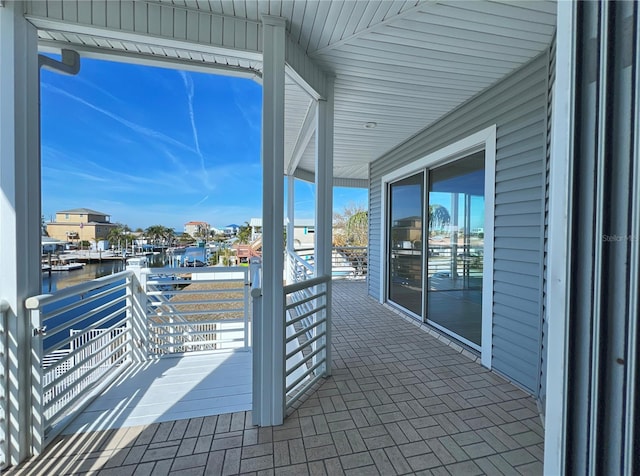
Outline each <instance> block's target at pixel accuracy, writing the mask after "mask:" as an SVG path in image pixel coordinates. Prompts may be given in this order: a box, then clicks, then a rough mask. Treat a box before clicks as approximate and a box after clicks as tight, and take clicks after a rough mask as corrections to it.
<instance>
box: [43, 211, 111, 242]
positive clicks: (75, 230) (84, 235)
mask: <svg viewBox="0 0 640 476" xmlns="http://www.w3.org/2000/svg"><path fill="white" fill-rule="evenodd" d="M117 226H118V225H116V224H115V223H111V221H110V216H109V215H107V214H106V213H102V212H97V211H95V210H91V209H89V208H74V209H72V210H62V211H59V212H56V218H55V220H54V221H52V222H49V223H47V233H48V234H49V236H50V237H52V238H56V239H58V240H62V241H65V242H82V241H88V242H91V243H96V242H97V241H100V240H105V239H106V238H107V236H108V235H109V232H110V231H111V230H112V229H113V228H115V227H117Z"/></svg>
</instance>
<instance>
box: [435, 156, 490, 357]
mask: <svg viewBox="0 0 640 476" xmlns="http://www.w3.org/2000/svg"><path fill="white" fill-rule="evenodd" d="M428 206H429V231H428V253H427V254H428V257H427V321H428V322H430V323H432V324H436V325H437V326H438V327H441V328H444V329H445V330H447V331H448V332H451V333H453V334H455V335H456V336H458V337H461V338H462V339H463V340H464V341H466V342H467V343H470V344H472V345H474V346H478V348H479V346H480V344H481V333H482V263H483V255H484V152H478V153H476V154H473V155H471V156H469V157H466V158H464V159H460V160H457V161H455V162H452V163H449V164H446V165H443V166H441V167H438V168H434V169H432V170H430V171H429V200H428Z"/></svg>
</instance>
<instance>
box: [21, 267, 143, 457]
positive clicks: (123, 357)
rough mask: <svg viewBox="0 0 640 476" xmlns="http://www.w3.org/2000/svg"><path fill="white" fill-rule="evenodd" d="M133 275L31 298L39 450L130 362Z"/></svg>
mask: <svg viewBox="0 0 640 476" xmlns="http://www.w3.org/2000/svg"><path fill="white" fill-rule="evenodd" d="M133 279H134V276H133V273H132V272H131V271H123V272H121V273H117V274H114V275H112V276H107V277H104V278H99V279H96V280H94V281H90V282H87V283H83V284H80V285H78V286H73V287H70V288H66V289H63V290H61V291H59V292H58V293H56V294H43V295H40V296H35V297H31V298H29V299H27V302H26V306H27V309H29V310H30V314H31V325H32V328H33V337H32V338H33V346H32V348H33V352H32V392H33V399H34V401H33V403H34V408H33V418H34V434H35V436H34V441H33V450H34V452H35V453H39V452H40V451H41V450H42V449H43V448H44V446H45V444H46V441H50V440H51V439H52V438H54V437H55V436H56V435H57V434H59V433H60V431H61V430H62V429H63V428H64V426H65V423H66V421H67V420H68V417H69V415H71V413H72V410H73V411H74V412H77V411H81V410H82V408H84V407H85V406H86V405H88V403H89V402H90V399H89V395H90V393H91V392H92V391H94V390H95V389H96V388H97V387H101V388H103V387H105V386H106V385H108V384H109V383H110V382H111V381H112V380H113V379H114V378H115V377H116V376H117V375H118V374H119V373H120V372H122V370H123V369H124V368H125V367H126V366H127V365H128V364H130V363H131V361H132V349H133V346H132V339H131V335H132V332H131V326H132V319H131V317H132V315H133V312H132V309H133V305H132V297H133V295H132V290H133V286H132V282H133Z"/></svg>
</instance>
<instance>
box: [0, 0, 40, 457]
mask: <svg viewBox="0 0 640 476" xmlns="http://www.w3.org/2000/svg"><path fill="white" fill-rule="evenodd" d="M23 9H24V5H23V3H22V2H4V4H3V6H0V270H1V272H0V299H5V300H6V301H7V302H8V303H9V310H8V311H7V318H8V329H7V330H8V334H9V339H8V341H9V345H8V349H7V353H8V358H9V369H8V372H9V379H8V380H9V388H8V389H7V390H8V391H7V394H8V397H9V398H8V402H5V403H6V404H8V407H9V421H4V422H2V425H3V426H6V428H5V431H6V434H8V439H9V441H8V443H9V445H8V446H9V455H5V456H6V460H7V462H8V463H9V464H17V463H19V462H20V461H22V460H24V459H25V458H26V457H27V456H29V454H30V451H31V443H32V442H31V437H32V421H31V415H32V408H31V325H30V321H29V316H28V314H27V312H26V309H25V307H24V301H25V299H26V298H27V297H29V296H33V295H37V294H39V293H40V253H41V249H40V246H41V245H40V231H41V230H40V161H39V148H40V137H39V136H40V134H39V126H40V125H39V120H38V115H39V114H38V108H39V104H38V88H39V85H38V54H37V40H38V38H37V32H36V29H35V27H34V26H33V25H31V24H30V23H29V22H27V21H26V20H25V19H24V16H23Z"/></svg>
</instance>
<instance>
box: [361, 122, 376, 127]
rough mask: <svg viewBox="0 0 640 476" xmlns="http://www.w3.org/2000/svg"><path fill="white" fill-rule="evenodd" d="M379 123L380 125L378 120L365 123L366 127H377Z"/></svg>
mask: <svg viewBox="0 0 640 476" xmlns="http://www.w3.org/2000/svg"><path fill="white" fill-rule="evenodd" d="M377 125H378V123H377V122H365V123H364V128H365V129H375V128H376V126H377Z"/></svg>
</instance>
